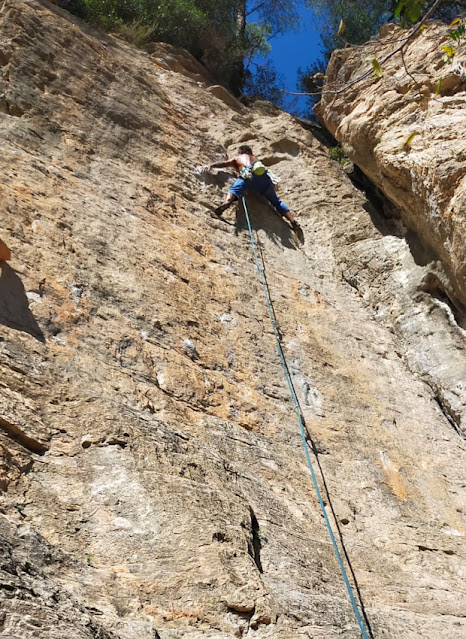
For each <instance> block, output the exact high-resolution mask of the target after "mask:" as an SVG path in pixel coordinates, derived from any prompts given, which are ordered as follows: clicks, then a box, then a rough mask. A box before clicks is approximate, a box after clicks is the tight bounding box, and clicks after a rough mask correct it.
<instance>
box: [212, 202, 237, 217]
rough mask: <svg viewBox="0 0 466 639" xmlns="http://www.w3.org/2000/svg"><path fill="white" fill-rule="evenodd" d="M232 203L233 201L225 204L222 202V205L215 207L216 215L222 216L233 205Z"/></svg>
mask: <svg viewBox="0 0 466 639" xmlns="http://www.w3.org/2000/svg"><path fill="white" fill-rule="evenodd" d="M232 204H233V202H224V203H223V204H220V206H217V208H216V209H214V213H215V215H218V216H219V217H220V216H221V215H222V213H223V212H224V211H226V210H227V208H228V207H229V206H231V205H232Z"/></svg>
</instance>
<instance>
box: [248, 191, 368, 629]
mask: <svg viewBox="0 0 466 639" xmlns="http://www.w3.org/2000/svg"><path fill="white" fill-rule="evenodd" d="M242 201H243V207H244V213H245V215H246V221H247V223H248V229H249V235H250V237H251V246H252V252H253V253H254V259H255V261H256V266H257V270H258V271H259V277H260V281H261V284H262V287H263V289H264V293H265V299H266V302H267V308H268V311H269V316H270V320H271V322H272V328H273V333H274V335H275V340H276V342H277V349H278V354H279V356H280V360H281V363H282V367H283V371H284V373H285V377H286V381H287V383H288V388H289V389H290V393H291V397H292V400H293V406H294V409H295V411H296V415H297V416H298V421H299V429H300V431H301V439H302V440H303V446H304V452H305V453H306V459H307V463H308V466H309V470H310V471H311V475H312V481H313V483H314V488H315V491H316V495H317V498H318V500H319V504H320V507H321V509H322V514H323V516H324V519H325V524H326V526H327V530H328V533H329V535H330V539H331V541H332V545H333V549H334V551H335V555H336V557H337V560H338V565H339V566H340V571H341V574H342V577H343V581H344V582H345V586H346V589H347V591H348V595H349V598H350V601H351V605H352V606H353V610H354V614H355V616H356V619H357V622H358V624H359V628H360V630H361V634H362V636H363V637H364V639H369V635H368V634H367V630H366V627H365V624H364V622H363V620H362V617H361V613H360V612H359V608H358V605H357V603H356V599H355V598H354V593H353V589H352V587H351V584H350V582H349V580H348V575H347V574H346V570H345V566H344V565H343V560H342V558H341V554H340V551H339V550H338V546H337V542H336V540H335V536H334V534H333V530H332V526H331V524H330V521H329V518H328V516H327V513H326V511H325V506H324V502H323V500H322V495H321V493H320V490H319V486H318V484H317V479H316V475H315V472H314V467H313V465H312V461H311V457H310V455H309V447H308V445H307V442H306V434H305V430H304V423H303V416H302V414H301V409H300V407H299V402H298V398H297V397H296V393H295V390H294V387H293V383H292V381H291V378H290V374H289V372H288V366H287V364H286V360H285V355H284V353H283V349H282V345H281V341H280V337H279V335H278V330H277V326H276V322H275V318H274V313H273V308H272V301H271V299H270V295H269V290H268V286H267V282H266V280H265V276H264V273H263V271H262V268H261V266H260V263H259V258H258V256H257V251H256V243H255V242H254V237H253V234H252V228H251V221H250V219H249V213H248V209H247V207H246V202H245V200H244V197H243V198H242Z"/></svg>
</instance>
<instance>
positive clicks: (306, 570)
mask: <svg viewBox="0 0 466 639" xmlns="http://www.w3.org/2000/svg"><path fill="white" fill-rule="evenodd" d="M0 33H1V35H2V38H1V51H2V54H1V60H2V61H3V62H2V65H3V66H2V67H1V69H0V73H1V76H0V85H1V89H0V91H1V92H2V93H3V94H4V96H5V101H4V104H6V105H7V107H6V108H5V112H4V113H3V114H1V119H0V129H1V135H2V139H3V153H2V157H1V159H0V161H1V163H2V173H3V182H2V183H1V184H0V211H1V224H2V226H1V228H0V235H1V237H2V239H4V240H5V242H6V243H7V244H8V246H9V247H10V248H11V250H12V254H13V256H12V260H11V262H10V263H9V264H10V265H6V264H5V263H2V264H1V267H2V273H1V277H0V294H1V295H0V300H1V301H0V323H1V340H0V367H1V372H2V375H1V377H0V379H1V382H0V398H1V405H0V406H1V413H0V418H1V420H0V426H1V428H0V445H1V448H0V453H1V457H0V468H1V470H2V476H1V483H0V487H1V489H2V495H1V499H2V502H1V503H2V510H3V516H2V519H1V521H0V526H1V527H0V533H1V544H2V545H1V548H2V553H3V554H2V557H4V559H2V570H3V571H4V573H5V574H4V576H5V583H6V587H5V588H2V589H1V590H0V592H1V596H2V597H3V600H2V601H3V604H2V611H3V612H2V616H1V618H0V632H1V633H2V636H8V635H12V636H17V637H21V639H30V638H31V639H32V638H33V637H34V639H50V638H55V637H57V639H58V637H67V636H73V637H79V639H81V637H82V638H83V639H84V638H86V639H87V638H88V637H89V638H91V637H101V638H105V639H107V638H108V639H110V638H112V639H157V638H160V639H181V638H182V637H183V638H188V639H232V638H234V637H252V636H254V637H256V639H268V638H274V639H292V638H293V639H295V638H299V637H302V638H306V639H308V638H312V639H334V638H335V639H336V638H337V637H344V638H345V639H353V638H354V639H356V638H357V637H360V632H359V629H358V627H357V625H356V622H355V618H354V615H353V612H352V610H351V607H350V604H349V599H348V596H347V593H346V592H345V589H344V585H343V582H342V578H341V575H340V572H339V569H338V565H337V562H336V559H335V556H334V553H333V550H332V547H331V544H330V541H329V538H328V535H327V532H326V530H325V526H324V521H323V517H322V514H321V512H320V510H319V505H318V502H317V498H316V495H315V492H314V489H313V486H312V482H311V478H310V474H309V471H308V469H307V467H306V460H305V456H304V452H303V448H302V445H301V438H300V434H299V430H298V425H297V420H296V416H295V413H294V410H293V405H292V402H291V400H290V397H289V393H288V390H287V387H286V384H285V380H284V377H283V372H282V370H281V366H280V362H279V359H278V357H277V353H276V346H275V342H274V338H273V334H272V329H271V325H270V321H269V318H268V314H267V308H266V306H265V303H264V298H263V292H262V288H261V285H260V282H259V280H258V276H257V271H256V270H255V266H254V264H253V262H252V255H251V248H250V243H249V238H248V234H247V230H246V224H245V219H244V213H243V211H242V209H241V207H238V209H237V210H236V211H235V210H232V209H230V210H229V211H228V212H227V213H225V218H226V221H225V222H224V221H220V220H217V219H215V218H213V217H212V216H211V214H210V211H209V209H208V206H207V205H209V206H210V205H212V204H217V203H218V202H220V200H221V197H222V190H224V189H225V184H226V183H227V179H228V176H227V175H226V174H225V173H222V172H221V173H219V175H218V176H216V177H215V176H207V177H202V175H199V174H197V173H196V171H195V168H196V166H198V165H205V164H208V163H210V162H212V161H214V160H216V159H221V158H224V157H226V155H227V153H228V152H231V151H232V150H233V149H234V148H235V146H237V145H238V144H239V143H241V142H247V143H250V144H251V145H253V148H254V149H255V151H256V153H257V154H258V155H260V156H262V157H263V158H264V160H265V161H266V162H267V163H268V164H269V165H272V166H273V170H274V172H275V173H277V174H278V175H279V176H280V177H281V179H282V181H281V184H280V195H281V197H282V198H283V199H284V200H285V201H286V202H287V203H288V204H289V205H290V207H291V208H292V210H293V212H294V213H295V214H296V216H297V217H298V218H299V220H300V222H301V224H302V226H303V229H304V236H305V239H304V244H303V245H299V244H298V243H297V241H296V238H295V237H294V235H293V234H292V232H291V231H290V229H289V228H288V226H287V225H286V224H285V223H284V222H283V221H282V220H281V219H279V218H278V217H277V216H276V215H275V213H274V212H273V211H272V210H271V209H270V208H269V207H268V206H267V205H266V204H265V203H264V202H262V201H260V200H258V199H254V198H252V197H251V198H248V206H249V210H250V212H251V216H252V220H253V225H254V228H255V235H256V238H257V242H258V246H259V249H260V255H261V259H262V258H263V260H264V269H265V275H266V277H267V281H268V285H269V288H270V293H271V297H272V299H273V302H274V309H275V312H276V316H277V320H278V322H279V325H280V332H281V334H282V340H283V348H284V351H285V354H286V357H287V361H288V365H289V369H290V373H291V376H292V379H293V383H294V385H295V388H296V392H297V394H298V398H299V400H300V404H301V406H302V410H303V413H304V417H305V420H306V424H307V427H308V428H309V432H310V434H311V437H312V441H313V444H314V452H313V453H312V457H313V461H314V463H315V467H316V472H317V476H318V482H319V485H320V488H321V490H322V493H323V495H324V500H325V503H326V508H327V511H328V515H329V517H330V519H331V521H332V523H333V526H334V529H335V533H336V536H337V539H338V541H339V543H343V544H344V549H345V551H346V555H347V558H348V560H349V562H350V566H351V569H350V568H349V567H348V566H347V569H348V572H349V574H350V578H351V580H352V582H354V580H356V584H357V587H358V590H359V592H360V598H359V597H358V601H360V602H362V604H363V605H364V609H365V612H366V614H367V619H368V621H369V623H370V627H371V635H372V636H373V637H376V638H377V639H378V638H384V639H385V638H390V639H392V638H393V639H395V638H398V637H400V636H403V637H404V638H405V639H414V638H420V637H432V638H434V637H435V638H436V639H444V638H445V639H446V638H447V637H448V639H451V638H452V637H462V636H464V634H465V632H466V623H465V618H464V609H465V600H466V596H465V587H464V573H465V544H464V536H465V534H466V526H465V521H464V515H465V500H464V486H465V476H464V469H465V457H466V455H465V443H464V438H463V437H462V436H461V434H460V433H459V429H460V426H461V415H460V412H461V405H462V404H461V402H464V395H462V394H461V393H462V389H461V388H460V387H461V384H463V383H464V379H465V378H464V377H462V375H463V371H464V369H465V356H464V349H463V347H464V331H463V330H462V329H461V327H460V326H459V325H458V323H457V321H456V319H455V317H454V316H453V315H452V313H451V312H450V310H449V308H448V307H445V304H444V303H442V300H439V299H438V298H436V297H435V296H434V295H432V292H431V289H430V288H429V287H425V286H424V287H423V286H422V282H424V281H425V279H426V278H429V277H434V274H435V272H437V271H435V269H434V265H432V264H431V263H430V262H429V263H428V264H426V265H425V266H421V265H419V264H417V263H416V261H415V258H414V256H413V254H412V252H411V247H410V245H409V243H408V242H407V239H406V237H399V236H397V235H395V234H393V233H391V232H389V230H387V229H386V228H384V227H383V224H382V221H381V217H380V215H381V212H380V211H379V210H377V209H371V208H370V203H369V202H368V200H367V199H366V197H365V196H364V194H363V193H362V192H361V191H360V190H358V189H356V188H355V187H354V186H353V184H352V183H351V182H350V180H349V179H348V178H347V176H346V175H345V173H344V172H343V171H342V170H341V168H340V167H339V166H338V165H337V164H335V163H333V162H332V161H331V160H330V159H329V158H328V154H327V151H326V150H325V149H324V148H323V147H322V146H321V145H320V144H319V143H318V142H317V141H316V140H315V139H314V138H313V137H312V136H311V135H310V133H308V132H307V131H306V130H305V129H303V128H302V127H301V126H300V125H299V123H297V122H295V121H294V120H293V119H292V118H291V116H289V115H287V114H284V113H282V112H280V111H279V110H277V109H275V108H273V107H271V106H270V105H266V104H258V105H257V106H256V107H254V108H252V109H244V110H242V111H241V112H238V111H237V110H235V109H232V108H231V107H230V106H228V104H226V103H225V101H224V100H223V99H218V98H217V97H216V96H215V95H212V94H209V93H208V92H207V91H206V90H205V89H206V87H207V86H208V85H209V79H208V77H207V76H205V84H204V81H203V80H201V79H199V77H198V75H200V72H199V69H198V66H196V64H195V62H194V61H191V62H189V69H188V70H187V72H180V70H179V66H178V64H177V63H179V65H181V67H184V68H186V66H185V65H186V64H188V63H186V59H187V54H185V53H184V54H179V53H178V52H176V51H175V50H173V51H172V52H171V53H170V52H169V50H168V49H167V47H166V46H163V47H161V49H160V62H159V59H158V53H157V47H154V50H153V51H151V53H150V54H149V53H143V52H139V51H135V50H134V49H133V48H131V47H130V46H129V45H128V44H126V43H124V42H121V41H119V40H118V39H115V38H112V37H109V36H102V35H100V34H96V33H95V32H93V31H92V30H91V29H90V28H88V27H86V26H83V25H81V24H79V23H78V21H77V20H74V19H73V18H70V16H69V15H68V14H66V12H64V11H62V10H60V9H58V8H56V7H54V6H52V5H48V3H46V2H39V1H32V0H26V1H24V2H19V0H4V1H3V2H1V3H0ZM177 56H178V57H177ZM168 58H170V59H171V61H170V64H168V63H167V59H168ZM173 60H175V62H174V61H173ZM176 62H177V63H176ZM193 73H194V74H195V76H194V77H193V76H192V75H189V74H193ZM438 268H440V267H438ZM442 277H443V275H442ZM441 352H444V353H447V352H448V353H449V355H448V356H445V359H442V358H441V357H440V355H439V353H441ZM436 357H437V358H438V359H435V358H436ZM442 357H444V356H443V355H442ZM416 358H417V360H419V362H420V363H419V368H416V365H415V363H416ZM422 360H428V361H432V362H438V365H436V369H435V375H436V378H435V380H436V381H435V383H436V384H437V387H436V388H434V382H433V377H432V378H429V379H426V378H425V375H424V373H423V372H422V371H423V370H424V369H423V368H422V366H421V364H422ZM447 364H448V365H447ZM453 388H455V389H456V395H454V394H453V391H452V389H453ZM449 393H450V394H449ZM447 397H448V398H450V400H449V401H450V404H451V407H449V408H448V410H447V409H446V408H445V403H446V399H445V398H447ZM455 402H456V403H455ZM440 404H441V405H442V406H441V405H440ZM463 405H464V404H463ZM455 420H456V421H455ZM26 556H27V560H26ZM27 561H28V562H29V563H28V564H27V565H26V562H27ZM2 574H3V573H2Z"/></svg>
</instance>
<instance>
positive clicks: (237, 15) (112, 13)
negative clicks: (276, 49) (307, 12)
mask: <svg viewBox="0 0 466 639" xmlns="http://www.w3.org/2000/svg"><path fill="white" fill-rule="evenodd" d="M58 3H59V4H60V5H61V6H62V7H64V8H66V9H68V10H69V11H72V12H73V13H75V14H77V15H79V16H80V17H82V18H84V19H85V20H86V21H88V22H90V23H91V24H93V25H94V26H96V27H99V28H101V29H104V30H106V31H116V32H118V31H121V32H122V33H124V36H125V37H127V38H130V37H133V39H134V41H135V42H136V43H139V42H140V40H141V39H142V38H146V39H148V40H151V41H162V42H168V43H170V44H174V45H176V46H180V47H184V48H186V49H188V50H189V51H190V52H191V53H193V54H194V55H195V56H196V57H197V58H198V59H199V60H201V61H202V62H204V63H205V64H206V66H207V67H208V68H209V70H210V71H211V72H212V73H213V74H214V76H215V77H216V79H217V81H219V82H221V83H222V84H224V85H225V86H227V87H228V88H230V89H231V90H233V91H234V92H235V93H237V94H240V93H241V92H242V90H243V87H244V84H245V81H246V77H247V79H248V82H249V84H250V82H251V77H256V76H257V77H258V80H259V78H260V81H262V76H263V73H262V72H261V73H260V74H259V75H258V74H257V73H253V74H251V73H250V72H249V71H247V64H246V65H245V62H246V63H247V62H248V61H250V60H251V59H252V57H253V56H254V55H255V54H261V55H266V54H267V53H268V51H269V50H270V45H269V40H270V39H271V38H272V37H273V36H274V35H277V34H278V33H283V32H285V31H286V30H288V29H291V28H293V26H295V25H296V24H297V13H296V5H297V4H298V0H266V1H263V0H58ZM267 69H268V71H267V72H268V73H269V76H270V70H271V69H270V65H269V66H268V67H267ZM264 72H265V71H264Z"/></svg>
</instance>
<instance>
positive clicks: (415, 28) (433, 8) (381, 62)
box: [284, 0, 442, 96]
mask: <svg viewBox="0 0 466 639" xmlns="http://www.w3.org/2000/svg"><path fill="white" fill-rule="evenodd" d="M441 2H442V0H435V2H434V4H433V5H432V7H431V8H430V9H429V10H428V11H427V12H426V14H425V15H424V16H423V18H422V19H421V20H420V21H419V22H418V23H417V25H416V26H415V27H414V28H413V29H412V30H411V33H409V34H408V36H407V37H406V38H403V39H402V40H401V42H402V44H401V45H400V46H399V47H397V48H396V49H394V50H393V51H391V52H390V53H388V54H387V55H386V56H385V57H384V58H382V59H381V60H379V61H378V62H379V66H382V65H383V64H385V62H387V60H390V58H393V56H394V55H396V54H397V53H399V52H400V51H401V53H402V56H403V49H404V48H405V47H406V45H407V44H408V42H409V41H410V40H412V38H413V37H414V36H415V35H416V33H417V32H418V31H419V29H420V28H421V27H422V25H423V24H424V22H425V21H426V20H427V19H428V18H429V17H430V16H431V15H432V13H433V12H434V11H435V9H436V8H437V7H438V5H439V4H440V3H441ZM379 44H383V43H379ZM363 46H364V45H363ZM403 64H404V57H403ZM405 68H406V67H405ZM372 73H373V71H372V69H369V70H368V71H365V72H364V73H363V74H361V75H360V76H359V77H357V78H355V79H354V80H352V81H351V82H348V83H347V84H345V85H344V86H343V87H341V88H340V89H338V90H335V91H332V90H327V91H319V92H314V93H296V92H293V91H284V92H285V93H288V94H289V95H309V96H311V95H338V94H340V93H344V92H345V91H346V90H347V89H349V88H350V87H352V86H354V85H355V84H358V83H359V82H362V81H363V80H365V79H366V78H367V77H369V76H370V75H372Z"/></svg>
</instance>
